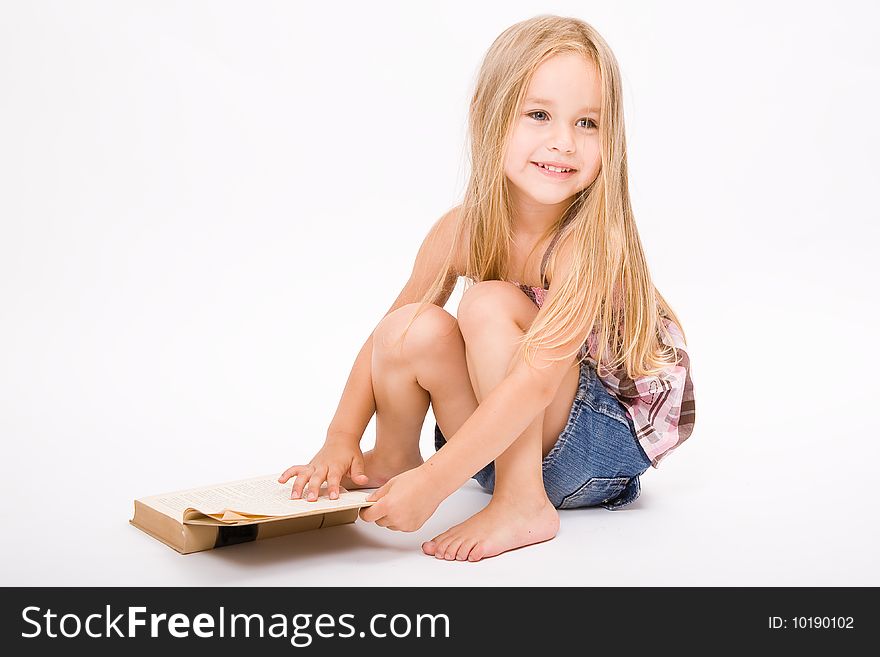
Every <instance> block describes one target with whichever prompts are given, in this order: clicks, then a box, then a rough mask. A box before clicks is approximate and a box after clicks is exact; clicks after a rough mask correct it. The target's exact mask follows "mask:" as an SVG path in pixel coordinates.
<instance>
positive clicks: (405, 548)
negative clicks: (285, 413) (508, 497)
mask: <svg viewBox="0 0 880 657" xmlns="http://www.w3.org/2000/svg"><path fill="white" fill-rule="evenodd" d="M703 408H704V409H705V410H704V419H703V421H702V426H701V427H700V433H699V434H697V433H695V434H694V436H693V437H692V440H691V441H689V442H687V443H685V445H684V446H683V447H682V448H681V449H680V450H679V451H678V452H677V453H675V454H674V455H671V456H670V458H669V459H668V460H667V461H666V462H664V463H663V464H661V467H660V469H657V470H653V469H652V470H649V472H648V473H646V474H645V475H644V476H643V478H642V494H641V496H640V497H639V499H638V500H637V501H636V502H635V503H633V504H632V505H630V507H628V508H627V509H626V510H621V511H616V512H611V511H606V510H605V509H578V510H566V511H562V512H561V518H562V526H561V529H560V532H559V534H558V535H557V536H556V538H554V539H553V540H551V541H547V542H544V543H541V544H539V545H533V546H530V547H527V548H524V549H519V550H514V551H512V552H508V553H506V554H503V555H500V556H498V557H494V558H490V559H485V560H483V561H482V562H479V563H468V562H445V561H440V560H437V559H435V558H432V557H429V556H426V555H424V554H422V552H421V549H420V544H421V542H422V541H424V540H427V539H430V538H432V537H433V536H434V535H436V534H438V533H440V532H442V531H443V530H445V529H446V528H447V527H449V526H450V525H452V524H455V523H457V522H460V521H461V520H463V519H465V518H467V517H468V516H470V515H471V514H473V513H474V512H476V511H477V510H479V509H480V508H482V507H483V505H485V504H486V503H487V501H488V500H489V496H488V494H486V493H485V492H483V491H482V490H481V489H480V488H479V486H478V485H477V484H476V483H475V482H473V481H471V482H468V484H466V485H465V486H464V487H463V488H461V489H460V490H459V491H458V492H456V493H455V494H454V495H452V496H451V497H450V498H448V499H447V500H446V501H445V502H444V503H443V504H442V505H441V506H440V507H439V509H438V510H437V513H436V514H435V515H434V516H433V517H432V518H431V519H430V520H429V521H428V522H427V523H426V525H425V526H424V527H422V529H421V530H419V531H418V532H415V533H411V534H406V533H400V532H393V531H390V530H387V529H384V528H381V527H378V526H376V525H374V524H370V523H366V522H364V521H362V520H360V519H358V520H357V521H356V522H355V523H353V524H349V525H345V526H341V527H333V528H328V529H323V530H319V531H313V532H307V533H303V534H299V535H292V536H285V537H280V538H275V539H270V540H266V541H261V542H255V543H249V544H244V545H236V546H230V547H225V548H222V549H217V550H212V551H207V552H201V553H195V554H190V555H178V554H177V553H176V552H174V551H173V550H171V549H170V548H168V547H166V546H165V545H163V544H161V543H159V542H158V541H156V540H154V539H152V538H150V537H149V536H147V535H146V534H143V533H141V532H140V531H139V530H137V529H136V528H134V527H132V526H131V525H129V524H128V522H127V520H128V518H130V517H131V512H132V508H131V507H132V504H131V500H132V499H133V498H134V497H140V496H143V495H147V494H153V493H159V492H165V491H167V490H176V489H180V488H186V487H188V485H184V484H183V482H184V481H186V484H189V485H201V484H207V483H212V482H213V483H216V482H217V481H227V480H231V479H235V478H241V477H243V476H251V475H257V474H264V473H265V472H264V471H252V472H251V471H242V470H240V469H236V470H235V471H234V472H233V471H232V470H230V471H229V473H228V474H229V475H230V476H228V477H224V478H221V479H214V480H209V479H208V480H206V479H205V478H204V476H203V475H202V474H200V475H199V476H201V477H202V479H199V480H196V481H194V480H193V479H192V477H193V475H192V473H190V474H186V473H184V472H183V468H182V467H180V466H176V465H175V463H174V461H173V459H169V460H168V462H167V463H166V464H165V465H163V464H162V463H161V459H156V458H155V456H151V455H150V454H149V453H142V454H137V451H138V450H135V449H134V448H131V449H128V448H125V449H121V450H120V451H119V452H118V453H117V454H112V453H111V454H109V455H106V456H105V457H100V456H99V455H97V454H95V453H93V450H89V449H88V445H87V444H82V446H81V447H78V446H76V444H75V443H73V442H71V443H68V444H63V445H62V444H59V445H56V446H55V448H54V449H51V450H48V449H46V447H47V445H46V444H44V443H42V442H41V441H40V440H38V439H36V440H33V441H29V442H27V443H23V444H19V446H18V447H19V450H20V452H19V455H20V456H22V457H26V456H28V453H30V454H29V456H30V457H32V458H33V459H34V461H33V462H36V460H38V459H39V460H42V462H43V463H44V464H45V467H43V468H42V469H40V470H39V473H37V471H32V472H27V473H25V471H24V470H22V469H20V468H9V467H8V465H9V464H10V462H9V461H7V462H6V465H7V468H6V470H7V471H6V473H5V475H4V479H5V481H4V487H8V490H7V491H6V493H5V494H4V499H7V500H8V501H9V502H8V503H7V504H6V505H4V508H3V510H2V518H3V525H4V526H5V527H7V528H8V529H9V530H10V531H12V533H13V535H14V536H15V537H16V540H15V541H5V542H4V543H3V548H2V550H3V556H4V558H3V560H2V562H0V572H2V584H3V585H39V586H45V585H88V586H99V585H113V586H116V585H141V586H159V585H173V586H181V585H184V586H186V585H205V586H213V585H221V584H222V585H232V586H239V585H257V586H310V585H312V586H341V585H354V586H373V585H377V586H384V585H402V586H420V585H434V586H455V585H462V586H467V585H499V586H510V585H542V584H547V585H554V586H569V585H577V586H606V585H614V586H621V585H648V586H651V585H730V586H742V585H766V586H780V585H795V586H801V585H818V586H828V585H854V586H859V585H872V586H876V585H878V584H880V568H878V566H877V561H876V549H875V546H876V544H877V539H878V530H877V522H876V518H877V514H876V511H875V508H874V501H873V496H872V490H871V481H872V479H871V474H870V470H871V468H870V467H869V466H870V464H869V462H868V458H858V455H855V457H853V455H852V454H848V455H847V456H846V457H845V458H844V457H843V455H844V454H846V451H845V450H839V451H837V452H833V453H827V454H825V455H824V456H823V457H822V458H814V456H815V454H814V456H808V455H807V453H806V452H805V453H804V454H802V455H800V456H799V455H798V454H797V453H796V452H795V451H794V450H793V449H792V447H791V445H790V443H788V442H783V441H779V442H777V443H776V444H771V443H767V444H765V445H761V446H758V443H757V442H756V441H754V440H750V441H748V442H747V443H745V444H744V445H743V449H742V450H741V451H740V452H739V453H738V452H737V449H736V440H737V434H736V432H735V431H733V430H728V431H727V432H726V433H721V432H719V433H718V434H714V433H713V431H711V427H710V425H711V424H712V423H711V415H709V413H711V409H710V408H709V404H708V400H707V402H706V403H705V404H704V407H703ZM432 417H433V416H432V415H431V414H430V413H429V416H428V420H429V422H430V421H431V420H432ZM429 422H426V425H425V426H426V429H425V433H424V434H423V438H422V440H423V445H422V447H423V451H424V452H425V454H426V455H427V454H429V453H430V452H429V451H428V450H429V449H430V444H429V443H428V439H429V434H428V431H427V429H428V427H429V426H430V427H433V424H429ZM371 426H372V425H371ZM771 433H772V432H771ZM767 435H768V436H769V435H771V434H770V433H768V434H767ZM843 436H844V437H843V440H846V437H845V433H844V434H843ZM737 454H738V455H737ZM835 454H837V455H838V456H837V457H835ZM865 456H866V457H869V456H870V455H865ZM96 458H97V460H96ZM25 460H27V459H25ZM246 460H247V459H245V461H246ZM722 460H724V461H725V463H726V467H715V468H711V467H707V464H709V463H711V462H715V461H722ZM233 467H236V466H234V465H233ZM268 471H269V472H271V470H268ZM34 477H37V478H34ZM104 478H106V479H104ZM175 478H176V479H175ZM184 478H187V479H184ZM171 480H175V481H177V482H178V483H179V484H180V485H178V486H176V487H175V486H172V487H166V488H159V489H157V488H155V482H157V481H171ZM133 481H135V482H137V484H136V485H135V484H133V483H132V482H133ZM148 482H150V483H148ZM148 485H149V486H151V488H150V489H147V488H146V486H148ZM16 491H17V492H18V494H16ZM128 492H131V494H130V495H129V494H127V493H128Z"/></svg>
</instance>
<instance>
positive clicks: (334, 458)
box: [278, 439, 368, 502]
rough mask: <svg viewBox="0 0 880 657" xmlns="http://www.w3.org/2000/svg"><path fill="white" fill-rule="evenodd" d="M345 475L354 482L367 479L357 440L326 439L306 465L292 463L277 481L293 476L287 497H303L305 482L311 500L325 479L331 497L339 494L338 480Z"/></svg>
mask: <svg viewBox="0 0 880 657" xmlns="http://www.w3.org/2000/svg"><path fill="white" fill-rule="evenodd" d="M345 476H348V478H349V479H351V480H352V481H353V482H354V483H356V484H366V483H367V481H368V478H367V475H366V474H365V473H364V454H363V452H361V448H360V447H359V446H358V445H356V444H352V443H350V442H346V441H336V440H330V439H328V440H326V441H325V442H324V446H323V447H322V448H321V451H319V452H318V453H317V454H315V458H313V459H312V460H311V461H309V464H308V465H294V466H291V467H289V468H287V470H285V471H284V472H282V473H281V476H280V477H278V483H281V484H283V483H285V482H287V480H288V479H290V478H291V477H296V479H295V480H294V482H293V487H292V489H291V492H290V498H291V499H299V498H300V497H302V494H303V488H305V486H306V484H308V487H309V493H308V501H310V502H314V501H315V500H317V499H318V491H320V490H321V486H323V485H324V482H325V481H326V482H327V490H328V492H329V494H330V499H331V500H335V499H337V498H338V497H339V482H340V481H341V480H342V478H343V477H345Z"/></svg>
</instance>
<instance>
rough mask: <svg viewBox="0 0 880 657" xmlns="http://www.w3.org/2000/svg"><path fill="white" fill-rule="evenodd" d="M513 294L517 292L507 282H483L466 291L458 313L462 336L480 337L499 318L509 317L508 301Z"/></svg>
mask: <svg viewBox="0 0 880 657" xmlns="http://www.w3.org/2000/svg"><path fill="white" fill-rule="evenodd" d="M513 292H517V290H516V289H515V288H514V287H513V286H512V285H511V284H510V283H507V282H506V281H481V282H479V283H476V284H474V285H472V286H471V287H469V288H468V289H467V290H465V292H464V294H463V295H462V297H461V301H460V302H459V304H458V312H457V313H456V314H457V315H458V324H459V327H460V329H461V332H462V335H464V336H468V335H470V336H475V335H479V334H480V333H482V332H484V331H486V330H487V328H488V327H490V326H492V324H493V322H494V321H495V320H497V319H498V318H499V317H506V316H509V315H510V304H509V301H507V299H508V295H510V294H511V293H513ZM520 294H521V293H520Z"/></svg>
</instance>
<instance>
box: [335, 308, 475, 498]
mask: <svg viewBox="0 0 880 657" xmlns="http://www.w3.org/2000/svg"><path fill="white" fill-rule="evenodd" d="M416 307H417V304H408V305H407V306H403V307H402V308H399V309H398V310H396V311H395V312H393V313H391V314H389V315H388V316H387V317H385V319H383V320H382V322H380V324H379V326H377V327H376V331H375V333H374V336H373V356H372V361H371V368H372V378H373V394H374V396H375V400H376V445H375V447H374V448H373V449H372V450H369V451H367V452H365V453H364V466H365V472H366V474H367V477H368V482H367V483H366V484H355V483H354V482H352V481H351V480H350V479H349V478H348V477H344V478H343V479H342V481H341V484H342V486H343V487H345V488H347V489H349V490H352V489H355V488H374V487H377V486H381V485H383V484H384V483H385V482H387V481H388V480H389V479H391V478H392V477H394V476H396V475H398V474H400V473H401V472H405V471H407V470H410V469H412V468H415V467H418V466H419V465H421V464H422V463H423V460H422V455H421V452H420V451H419V438H420V436H421V431H422V425H423V424H424V421H425V414H426V413H427V411H428V404H429V403H430V404H433V407H434V415H435V417H436V418H437V423H438V424H439V425H440V428H441V431H443V432H444V433H445V434H446V435H453V434H454V433H455V432H456V431H458V429H459V428H460V427H461V425H462V424H464V422H465V420H467V418H468V417H470V416H471V414H473V412H474V411H475V410H476V408H477V399H476V396H475V395H474V393H473V390H472V388H471V383H470V378H469V374H468V369H467V362H466V361H465V351H464V340H463V338H462V336H461V332H460V331H459V328H458V323H457V322H456V320H455V318H454V317H453V316H452V315H450V314H449V313H447V312H446V311H444V310H442V309H440V308H439V307H436V306H434V307H429V308H426V309H425V310H424V311H423V313H422V315H420V316H419V317H418V318H417V319H416V320H415V322H413V325H412V326H411V327H410V329H409V332H408V333H407V335H406V338H405V339H404V340H403V341H402V343H401V341H399V340H398V337H399V336H400V335H401V334H402V333H403V329H404V327H405V326H406V325H407V323H408V322H409V319H410V317H412V314H413V313H414V312H415V309H416ZM447 432H449V433H447Z"/></svg>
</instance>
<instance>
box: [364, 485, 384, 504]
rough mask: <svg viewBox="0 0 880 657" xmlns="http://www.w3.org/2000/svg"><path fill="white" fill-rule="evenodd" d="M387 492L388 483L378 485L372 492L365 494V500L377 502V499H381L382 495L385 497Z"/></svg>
mask: <svg viewBox="0 0 880 657" xmlns="http://www.w3.org/2000/svg"><path fill="white" fill-rule="evenodd" d="M387 492H388V484H385V485H384V486H380V487H379V488H377V489H376V490H374V491H373V492H372V493H370V494H369V495H367V497H366V501H367V502H377V501H378V500H381V499H382V498H383V497H385V494H386V493H387Z"/></svg>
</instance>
